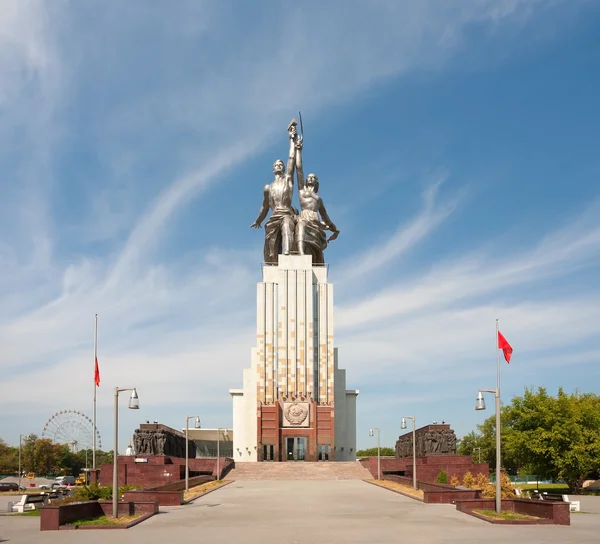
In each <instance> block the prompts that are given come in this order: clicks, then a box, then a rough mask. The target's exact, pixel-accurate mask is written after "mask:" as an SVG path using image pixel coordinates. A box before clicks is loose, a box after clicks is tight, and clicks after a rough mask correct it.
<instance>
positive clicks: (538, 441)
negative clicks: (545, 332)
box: [458, 388, 600, 492]
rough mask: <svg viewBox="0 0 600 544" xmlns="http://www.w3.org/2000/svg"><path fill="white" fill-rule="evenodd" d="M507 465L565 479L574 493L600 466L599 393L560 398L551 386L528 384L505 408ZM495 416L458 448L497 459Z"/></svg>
mask: <svg viewBox="0 0 600 544" xmlns="http://www.w3.org/2000/svg"><path fill="white" fill-rule="evenodd" d="M501 422H502V434H501V436H502V466H503V468H504V469H505V470H506V471H507V472H508V473H510V474H518V473H523V472H527V473H530V474H537V475H538V476H540V477H541V478H548V479H554V480H564V481H565V482H566V483H567V484H568V485H569V488H570V489H571V491H572V492H577V491H579V490H580V489H581V487H582V485H583V482H584V480H585V479H586V478H587V476H588V475H589V474H591V473H593V472H595V471H597V470H598V467H600V397H599V396H598V395H596V394H593V393H586V394H579V393H574V394H571V395H569V394H567V393H565V392H564V391H563V390H562V388H561V389H559V390H558V394H557V396H556V397H552V396H551V395H549V394H548V392H547V391H546V389H544V388H538V389H537V390H533V389H526V390H525V393H524V394H523V396H520V397H514V398H513V399H512V401H511V403H510V404H509V405H507V406H503V407H502V410H501ZM495 437H496V420H495V415H492V416H490V417H489V418H488V419H486V420H485V421H484V422H483V423H482V424H481V425H478V426H477V432H471V433H469V434H468V435H466V436H465V437H464V438H463V439H462V440H461V442H460V444H459V448H458V452H459V453H460V454H462V455H473V449H474V448H475V447H481V459H482V460H485V461H486V462H487V463H489V465H490V467H494V466H495V463H496V440H495Z"/></svg>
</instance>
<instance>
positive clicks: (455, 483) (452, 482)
mask: <svg viewBox="0 0 600 544" xmlns="http://www.w3.org/2000/svg"><path fill="white" fill-rule="evenodd" d="M450 485H453V486H454V487H456V486H458V485H460V480H459V479H458V476H457V475H456V474H453V475H452V478H450Z"/></svg>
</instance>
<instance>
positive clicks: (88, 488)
mask: <svg viewBox="0 0 600 544" xmlns="http://www.w3.org/2000/svg"><path fill="white" fill-rule="evenodd" d="M73 497H75V498H76V500H78V501H97V500H109V499H112V487H111V486H110V485H98V483H97V482H92V483H91V484H90V485H83V486H81V487H77V488H75V490H74V492H73Z"/></svg>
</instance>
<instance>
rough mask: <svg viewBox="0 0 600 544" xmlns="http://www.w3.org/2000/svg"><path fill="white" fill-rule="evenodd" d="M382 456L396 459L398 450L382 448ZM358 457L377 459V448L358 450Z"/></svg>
mask: <svg viewBox="0 0 600 544" xmlns="http://www.w3.org/2000/svg"><path fill="white" fill-rule="evenodd" d="M379 454H380V455H381V456H386V457H395V456H396V450H395V449H394V448H389V447H387V446H386V447H382V448H380V453H379ZM356 456H357V457H377V448H369V449H367V450H358V451H357V452H356Z"/></svg>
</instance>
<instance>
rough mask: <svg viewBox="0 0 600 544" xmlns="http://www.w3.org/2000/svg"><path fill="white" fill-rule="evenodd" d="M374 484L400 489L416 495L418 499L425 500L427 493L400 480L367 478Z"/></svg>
mask: <svg viewBox="0 0 600 544" xmlns="http://www.w3.org/2000/svg"><path fill="white" fill-rule="evenodd" d="M367 482H370V483H372V484H375V485H378V486H380V487H386V488H387V489H392V490H394V491H400V492H401V493H404V494H405V495H410V496H411V497H415V498H417V499H421V500H423V497H424V496H425V494H424V493H423V491H421V490H420V489H417V490H416V491H415V490H414V489H413V488H412V486H410V485H402V484H400V483H398V482H392V481H391V480H367Z"/></svg>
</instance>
